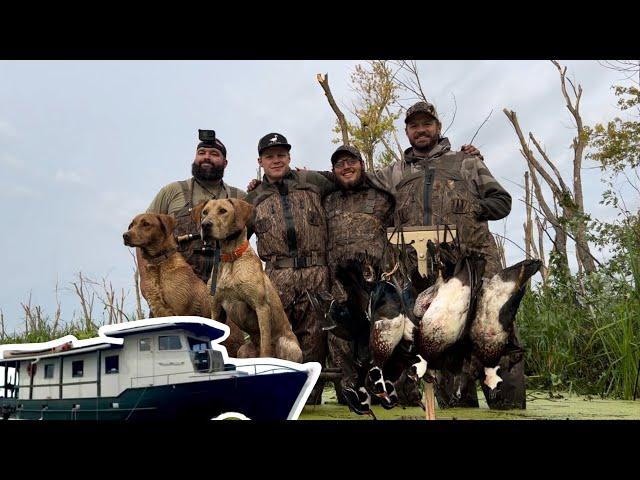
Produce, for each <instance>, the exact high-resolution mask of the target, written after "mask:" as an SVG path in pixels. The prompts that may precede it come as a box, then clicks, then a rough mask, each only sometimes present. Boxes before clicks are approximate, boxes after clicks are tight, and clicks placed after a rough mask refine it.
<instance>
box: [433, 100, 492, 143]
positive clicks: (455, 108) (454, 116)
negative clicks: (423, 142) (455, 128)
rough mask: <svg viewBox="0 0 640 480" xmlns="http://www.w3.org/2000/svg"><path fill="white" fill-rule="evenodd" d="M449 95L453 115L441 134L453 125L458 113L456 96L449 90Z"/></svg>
mask: <svg viewBox="0 0 640 480" xmlns="http://www.w3.org/2000/svg"><path fill="white" fill-rule="evenodd" d="M451 96H452V97H453V117H452V118H451V121H450V122H449V125H448V126H447V128H445V129H444V132H442V135H444V134H445V133H447V130H449V129H450V128H451V126H452V125H453V122H454V121H455V119H456V113H458V102H457V101H456V96H455V94H454V93H453V92H451ZM492 111H493V110H492Z"/></svg>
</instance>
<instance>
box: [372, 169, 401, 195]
mask: <svg viewBox="0 0 640 480" xmlns="http://www.w3.org/2000/svg"><path fill="white" fill-rule="evenodd" d="M392 173H393V165H387V166H386V167H382V168H380V169H378V170H374V171H373V172H370V173H369V175H371V176H373V177H375V178H376V180H378V181H379V182H380V183H381V184H382V186H384V188H385V189H386V190H389V191H390V192H395V185H394V184H393V175H392Z"/></svg>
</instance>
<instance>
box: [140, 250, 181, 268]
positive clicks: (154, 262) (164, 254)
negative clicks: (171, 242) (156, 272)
mask: <svg viewBox="0 0 640 480" xmlns="http://www.w3.org/2000/svg"><path fill="white" fill-rule="evenodd" d="M177 251H178V249H177V248H175V247H174V248H170V249H168V250H165V251H163V252H161V253H159V254H158V255H156V256H154V257H152V256H151V255H148V254H144V255H143V257H144V259H145V260H146V261H147V262H148V263H151V264H152V265H159V264H161V263H162V262H164V261H165V260H167V259H168V258H169V257H170V256H171V255H173V254H174V253H176V252H177Z"/></svg>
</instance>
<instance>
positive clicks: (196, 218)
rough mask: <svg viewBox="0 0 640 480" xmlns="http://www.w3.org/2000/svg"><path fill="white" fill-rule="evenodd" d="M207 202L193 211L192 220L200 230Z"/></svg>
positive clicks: (198, 205) (200, 204) (201, 203)
mask: <svg viewBox="0 0 640 480" xmlns="http://www.w3.org/2000/svg"><path fill="white" fill-rule="evenodd" d="M207 202H208V200H205V201H203V202H200V203H199V204H197V205H196V206H195V207H193V208H192V209H191V219H192V220H193V221H194V222H196V225H197V226H198V228H200V217H201V216H202V210H204V206H205V205H206V204H207Z"/></svg>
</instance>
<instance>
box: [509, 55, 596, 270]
mask: <svg viewBox="0 0 640 480" xmlns="http://www.w3.org/2000/svg"><path fill="white" fill-rule="evenodd" d="M553 64H554V65H555V67H556V68H557V69H558V72H559V73H560V87H561V89H562V94H563V96H564V99H565V102H566V107H567V109H568V110H569V112H570V113H571V115H572V116H573V119H574V120H575V127H576V130H577V134H576V136H575V137H574V138H573V143H572V148H573V190H572V189H571V188H569V186H568V185H567V183H566V182H565V181H564V179H563V178H562V176H561V175H560V172H559V171H558V168H557V167H556V165H555V164H554V163H553V162H552V161H551V160H550V159H549V157H548V156H547V153H546V152H545V151H544V149H543V148H542V147H541V146H540V143H539V142H538V141H537V140H536V138H535V137H534V136H533V134H532V133H531V132H530V133H529V139H530V140H531V141H532V142H533V144H534V145H535V148H536V150H537V151H538V153H539V154H540V156H541V157H542V158H543V159H544V161H545V163H546V164H547V165H548V166H549V168H551V170H552V171H553V173H554V174H555V177H556V179H557V181H556V180H554V178H553V177H552V176H551V175H550V174H549V173H548V172H547V170H546V169H545V168H544V167H543V166H542V165H541V164H540V162H538V161H537V159H536V157H535V156H534V154H533V152H532V151H531V150H530V149H529V147H528V145H527V142H525V139H524V136H523V134H522V131H521V130H520V125H519V124H518V119H517V117H516V114H515V112H513V111H510V110H507V109H504V110H503V111H504V113H505V115H506V116H507V118H508V119H509V121H510V122H511V123H512V125H513V127H514V128H515V130H516V133H517V135H518V138H519V140H520V145H521V147H522V150H521V152H522V154H523V156H524V157H525V159H526V160H527V164H528V167H529V171H530V172H531V180H532V182H533V183H534V188H535V192H536V198H537V199H538V203H539V204H540V207H541V208H542V210H543V213H544V215H545V216H546V217H547V219H548V220H549V223H551V225H552V226H553V227H554V229H555V231H556V241H555V243H556V244H555V245H554V249H556V251H558V252H563V253H564V256H565V259H566V248H564V249H563V248H562V243H563V242H564V244H565V245H566V239H567V236H570V237H571V238H572V239H573V240H574V242H575V244H576V257H577V260H578V265H579V267H580V268H581V269H584V272H585V273H587V274H590V273H592V272H594V271H595V270H596V263H597V261H596V260H595V259H594V257H593V255H592V254H591V250H590V248H589V244H588V242H587V239H586V237H587V220H588V217H587V216H586V215H585V211H584V197H583V193H582V176H581V169H582V159H583V154H584V149H585V147H586V145H587V141H588V136H587V133H586V130H585V128H584V125H583V123H582V117H581V116H580V100H581V98H582V87H581V86H580V85H578V88H577V89H576V87H575V85H574V84H573V82H572V81H571V80H570V79H568V78H567V77H566V73H567V68H566V67H562V66H561V65H560V64H559V63H558V62H556V61H553ZM567 83H568V84H569V85H570V87H571V90H572V92H573V99H572V98H571V96H570V95H569V91H568V89H567ZM534 172H537V173H538V174H540V176H541V177H542V178H543V179H544V180H545V182H546V183H547V185H549V188H550V189H551V192H552V194H553V198H554V202H557V203H558V204H559V205H560V207H561V209H562V215H561V216H559V215H557V214H556V215H553V214H551V213H550V210H549V209H548V208H546V207H547V204H546V202H545V201H544V199H543V198H542V192H541V191H539V185H537V179H536V177H535V173H534ZM560 231H562V233H561V234H560V235H558V233H559V232H560Z"/></svg>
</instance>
